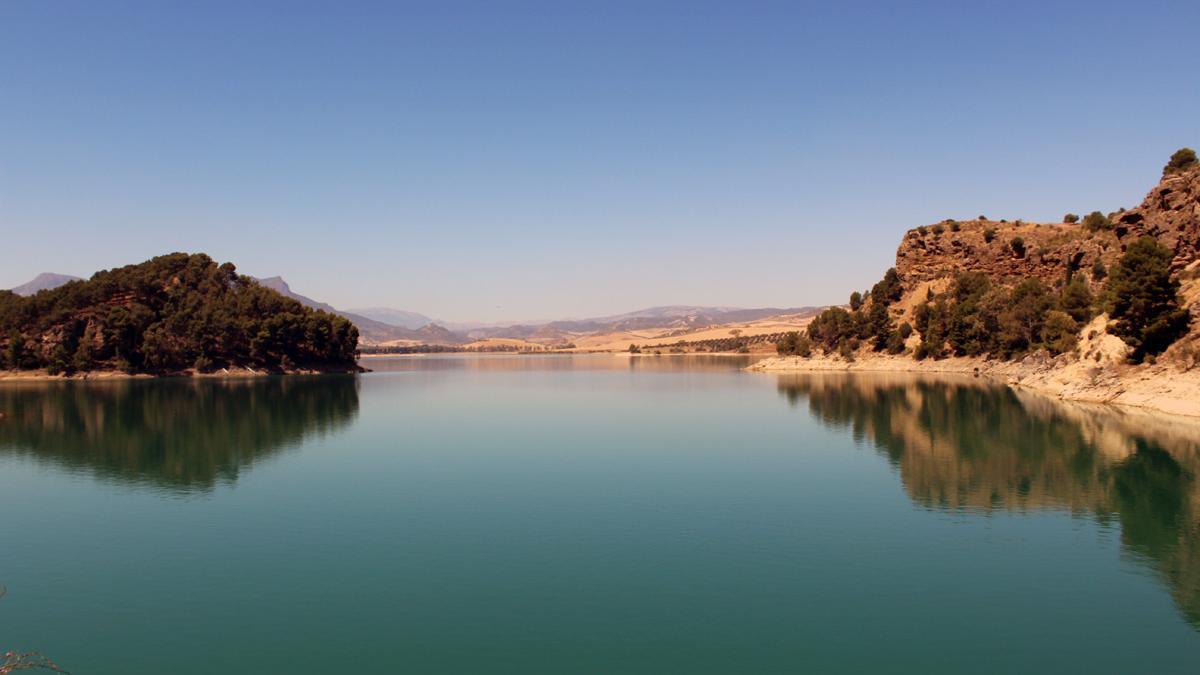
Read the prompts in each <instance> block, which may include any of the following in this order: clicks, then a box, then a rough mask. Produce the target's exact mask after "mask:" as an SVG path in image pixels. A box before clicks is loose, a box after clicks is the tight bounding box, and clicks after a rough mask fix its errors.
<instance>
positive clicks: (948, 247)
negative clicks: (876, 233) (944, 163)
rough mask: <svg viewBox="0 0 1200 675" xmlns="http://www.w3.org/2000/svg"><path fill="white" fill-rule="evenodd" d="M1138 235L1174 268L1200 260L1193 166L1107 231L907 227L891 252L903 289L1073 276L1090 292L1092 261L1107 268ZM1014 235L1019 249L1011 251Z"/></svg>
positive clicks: (1097, 283)
mask: <svg viewBox="0 0 1200 675" xmlns="http://www.w3.org/2000/svg"><path fill="white" fill-rule="evenodd" d="M956 229H957V231H955V230H956ZM989 231H991V235H990V237H989V236H988V233H989ZM1145 235H1149V236H1152V237H1155V238H1156V239H1158V240H1159V241H1161V242H1162V243H1163V244H1165V245H1166V246H1168V247H1170V248H1171V249H1172V250H1174V251H1175V260H1174V263H1173V266H1174V268H1175V269H1177V270H1180V269H1183V268H1184V267H1186V266H1187V265H1188V264H1189V263H1191V262H1193V261H1195V260H1197V259H1200V167H1197V168H1193V169H1190V170H1188V171H1185V172H1182V173H1178V174H1174V175H1170V176H1165V177H1164V178H1163V180H1162V182H1160V183H1159V184H1158V186H1156V187H1155V188H1154V189H1153V190H1151V191H1150V193H1149V194H1148V195H1146V199H1145V200H1144V201H1143V202H1142V204H1141V205H1139V206H1138V207H1136V208H1134V209H1130V210H1129V211H1126V212H1124V213H1122V214H1115V215H1114V227H1113V229H1112V230H1100V231H1096V232H1092V231H1090V230H1088V228H1086V227H1084V226H1083V225H1082V224H1080V223H1028V222H1021V221H1015V222H997V221H987V220H967V221H959V222H958V224H957V228H956V227H955V226H954V225H953V224H952V223H950V222H946V223H939V224H936V225H929V226H925V227H919V228H917V229H914V230H909V231H908V232H907V233H906V234H905V236H904V239H903V241H901V242H900V247H899V249H897V251H896V271H897V272H899V273H900V277H901V279H902V281H903V283H904V287H905V289H906V291H911V290H912V289H914V288H916V287H917V286H918V285H919V284H920V283H922V282H925V281H931V280H934V279H939V278H942V277H949V276H954V275H957V274H958V273H960V272H968V271H970V272H983V273H985V274H987V275H988V276H989V277H991V278H992V280H993V281H994V282H997V283H1003V284H1009V285H1012V284H1016V283H1019V282H1020V281H1021V280H1024V279H1027V278H1029V277H1037V278H1039V279H1041V280H1042V281H1043V282H1045V283H1046V284H1047V285H1049V286H1051V287H1059V286H1062V285H1063V284H1064V283H1065V282H1066V280H1067V278H1068V276H1069V274H1078V275H1081V276H1082V277H1083V278H1084V279H1087V280H1088V281H1089V283H1090V285H1091V286H1092V288H1093V290H1094V291H1095V290H1099V288H1100V287H1101V286H1103V280H1102V279H1093V278H1092V267H1093V265H1094V264H1095V262H1096V261H1097V260H1099V261H1101V262H1102V263H1103V264H1104V266H1105V268H1107V269H1111V268H1112V266H1113V264H1114V263H1115V262H1116V261H1117V259H1118V258H1120V256H1121V254H1122V253H1123V252H1124V250H1125V248H1126V247H1127V246H1128V245H1129V244H1131V243H1133V242H1134V241H1135V240H1137V239H1138V238H1139V237H1142V236H1145ZM1017 237H1019V238H1020V240H1021V243H1022V244H1023V245H1022V246H1016V247H1014V246H1013V239H1014V238H1017ZM989 238H990V239H991V241H988V239H989ZM1022 251H1023V253H1022Z"/></svg>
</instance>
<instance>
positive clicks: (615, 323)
mask: <svg viewBox="0 0 1200 675" xmlns="http://www.w3.org/2000/svg"><path fill="white" fill-rule="evenodd" d="M254 279H255V280H256V281H257V282H258V283H259V284H261V285H263V286H265V287H267V288H270V289H271V290H274V291H276V292H278V293H280V294H282V295H285V296H287V297H289V298H292V299H294V300H296V301H298V302H300V304H302V305H304V306H306V307H311V308H312V309H320V310H323V311H326V312H329V313H331V314H338V315H340V316H344V317H346V318H347V319H349V320H350V321H353V322H354V324H355V325H356V326H358V331H359V335H360V337H361V339H362V342H363V344H380V343H387V342H395V341H401V340H405V341H415V342H420V343H424V344H440V345H458V344H463V343H466V342H471V341H473V340H480V339H487V338H493V339H494V338H514V339H544V340H566V339H569V338H570V337H571V336H573V335H579V334H584V333H607V332H620V331H631V330H645V329H648V328H672V329H692V328H702V327H704V326H716V325H722V324H729V323H739V322H746V321H756V320H758V319H764V318H767V317H771V316H784V315H811V314H814V313H816V311H817V310H818V309H819V308H817V307H790V308H781V307H759V308H753V309H745V308H741V307H704V306H696V305H666V306H662V307H648V308H646V309H640V310H637V311H634V312H626V313H624V314H614V315H611V316H600V317H592V318H583V319H563V320H560V321H541V322H530V323H524V324H513V325H500V324H493V325H488V324H469V323H464V324H451V327H452V328H454V330H451V328H447V327H446V326H445V325H442V324H441V323H439V322H437V321H435V320H433V319H431V318H429V317H428V316H425V315H424V314H419V313H417V312H409V311H405V310H400V309H392V308H389V307H368V308H365V309H351V310H342V309H338V308H336V307H334V306H332V305H330V304H328V303H325V302H320V301H319V300H314V299H312V298H310V297H308V296H305V295H300V294H299V293H296V292H295V291H293V290H292V288H291V286H289V285H288V283H287V282H286V281H284V280H283V278H282V277H278V276H274V277H264V278H258V277H254ZM77 280H79V277H73V276H70V275H67V274H53V273H43V274H39V275H38V276H37V277H36V278H34V279H33V280H32V281H30V282H29V283H26V284H22V285H20V286H17V287H16V288H14V289H12V290H13V292H14V293H16V294H18V295H33V294H34V293H36V292H38V291H41V290H48V289H52V288H57V287H59V286H62V285H63V284H65V283H67V282H70V281H77Z"/></svg>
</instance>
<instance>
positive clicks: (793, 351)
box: [775, 331, 812, 359]
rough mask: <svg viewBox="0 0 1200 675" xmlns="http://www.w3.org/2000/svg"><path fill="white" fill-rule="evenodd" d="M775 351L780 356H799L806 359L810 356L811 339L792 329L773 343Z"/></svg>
mask: <svg viewBox="0 0 1200 675" xmlns="http://www.w3.org/2000/svg"><path fill="white" fill-rule="evenodd" d="M775 351H776V352H778V354H779V355H780V356H800V357H802V358H806V359H807V358H808V357H809V356H812V340H809V339H808V336H807V335H802V334H801V333H800V332H798V331H793V332H791V333H788V334H787V335H784V336H783V339H781V340H780V341H779V342H777V343H775Z"/></svg>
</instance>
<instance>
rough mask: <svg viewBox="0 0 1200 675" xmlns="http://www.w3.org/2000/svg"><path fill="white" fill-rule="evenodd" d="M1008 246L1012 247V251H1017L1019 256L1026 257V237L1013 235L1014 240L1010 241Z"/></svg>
mask: <svg viewBox="0 0 1200 675" xmlns="http://www.w3.org/2000/svg"><path fill="white" fill-rule="evenodd" d="M1008 247H1009V248H1011V249H1012V252H1013V253H1015V254H1016V256H1017V257H1018V258H1024V257H1025V240H1024V239H1022V238H1020V237H1013V238H1012V240H1011V241H1009V242H1008Z"/></svg>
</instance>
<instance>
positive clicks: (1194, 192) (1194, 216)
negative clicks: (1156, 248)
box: [1114, 167, 1200, 270]
mask: <svg viewBox="0 0 1200 675" xmlns="http://www.w3.org/2000/svg"><path fill="white" fill-rule="evenodd" d="M1115 225H1116V228H1115V230H1114V232H1115V233H1116V235H1117V236H1118V237H1119V238H1120V240H1121V243H1122V244H1123V245H1124V244H1127V243H1129V242H1132V241H1134V240H1136V239H1137V238H1138V237H1143V236H1147V235H1149V236H1151V237H1154V238H1155V239H1157V240H1159V241H1160V242H1162V243H1163V244H1164V245H1165V246H1167V247H1168V248H1170V249H1172V250H1174V251H1175V260H1174V262H1173V264H1172V267H1173V268H1174V269H1175V270H1182V269H1184V268H1185V267H1187V266H1188V265H1190V264H1192V263H1193V262H1195V261H1196V260H1200V167H1193V168H1191V169H1188V170H1186V171H1181V172H1179V173H1175V174H1168V175H1166V176H1163V179H1162V182H1160V183H1159V184H1158V185H1157V186H1156V187H1155V188H1154V189H1153V190H1151V191H1150V193H1149V194H1147V195H1146V199H1144V200H1143V201H1142V203H1141V204H1140V205H1139V206H1138V207H1136V208H1133V209H1130V210H1128V211H1126V212H1124V213H1121V214H1117V216H1116V218H1115Z"/></svg>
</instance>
